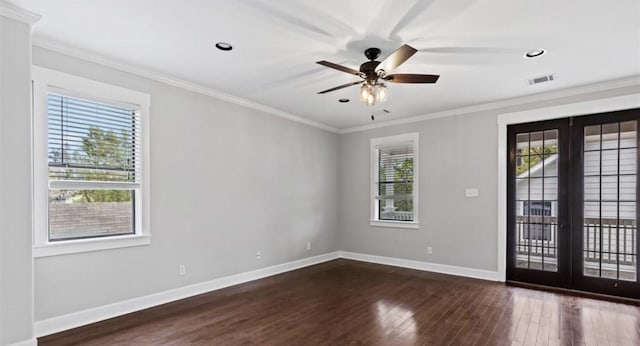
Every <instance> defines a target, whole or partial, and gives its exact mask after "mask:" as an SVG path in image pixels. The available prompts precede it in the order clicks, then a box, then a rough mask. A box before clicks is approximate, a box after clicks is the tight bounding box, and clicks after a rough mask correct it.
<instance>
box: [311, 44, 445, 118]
mask: <svg viewBox="0 0 640 346" xmlns="http://www.w3.org/2000/svg"><path fill="white" fill-rule="evenodd" d="M416 52H417V50H416V49H415V48H413V47H411V46H409V45H408V44H405V45H403V46H402V47H400V48H398V49H396V50H395V51H394V52H393V53H391V55H389V56H388V57H387V58H386V59H384V60H383V61H382V62H380V61H376V59H377V58H378V57H380V54H381V51H380V49H378V48H368V49H366V50H365V51H364V55H365V56H366V57H367V59H369V61H367V62H365V63H363V64H362V65H360V69H359V70H355V69H352V68H349V67H346V66H342V65H338V64H335V63H332V62H329V61H325V60H322V61H318V62H317V63H318V64H320V65H322V66H326V67H330V68H333V69H336V70H338V71H342V72H346V73H350V74H352V75H356V76H358V77H360V78H362V80H360V81H356V82H351V83H346V84H342V85H339V86H337V87H333V88H331V89H327V90H323V91H320V92H318V94H325V93H328V92H332V91H335V90H339V89H342V88H347V87H350V86H353V85H359V84H362V86H361V87H360V100H361V101H362V102H364V103H366V104H367V105H369V106H373V105H375V104H376V103H379V102H384V101H386V99H387V96H388V93H387V87H386V85H385V84H384V82H392V83H435V82H437V81H438V78H440V76H439V75H432V74H406V73H396V74H388V72H389V71H391V70H393V69H395V68H396V67H398V66H400V65H402V64H403V63H404V62H405V61H407V60H408V59H409V58H410V57H411V56H412V55H414V54H415V53H416Z"/></svg>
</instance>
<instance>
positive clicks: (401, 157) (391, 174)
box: [374, 142, 415, 221]
mask: <svg viewBox="0 0 640 346" xmlns="http://www.w3.org/2000/svg"><path fill="white" fill-rule="evenodd" d="M414 153H415V152H414V143H413V142H403V143H390V144H384V145H379V146H377V147H376V153H375V154H376V158H377V160H376V161H377V167H376V169H377V174H376V178H377V180H376V181H375V184H376V192H377V193H376V195H375V196H374V198H375V199H376V204H377V209H378V219H379V220H389V221H414V214H413V211H414V206H413V200H414V191H413V187H414V166H413V164H414Z"/></svg>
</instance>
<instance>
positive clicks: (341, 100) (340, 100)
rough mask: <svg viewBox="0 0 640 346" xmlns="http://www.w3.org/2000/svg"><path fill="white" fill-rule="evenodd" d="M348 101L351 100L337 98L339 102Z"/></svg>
mask: <svg viewBox="0 0 640 346" xmlns="http://www.w3.org/2000/svg"><path fill="white" fill-rule="evenodd" d="M349 101H351V100H349V99H339V100H338V102H340V103H347V102H349Z"/></svg>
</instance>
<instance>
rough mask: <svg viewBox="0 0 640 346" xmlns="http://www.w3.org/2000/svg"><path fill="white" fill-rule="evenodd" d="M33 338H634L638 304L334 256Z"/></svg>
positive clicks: (522, 341) (408, 341) (275, 341)
mask: <svg viewBox="0 0 640 346" xmlns="http://www.w3.org/2000/svg"><path fill="white" fill-rule="evenodd" d="M38 341H39V345H188V344H196V345H237V344H257V345H321V344H335V345H345V344H379V345H413V344H428V345H474V344H477V345H640V308H639V307H637V306H634V305H628V304H622V303H616V302H610V301H604V300H597V299H589V298H582V297H578V296H573V295H570V294H561V293H552V292H545V291H538V290H531V289H527V288H520V287H513V286H508V285H505V284H502V283H494V282H488V281H481V280H474V279H467V278H461V277H455V276H448V275H441V274H434V273H429V272H422V271H416V270H409V269H402V268H395V267H389V266H382V265H376V264H369V263H363V262H356V261H349V260H335V261H331V262H327V263H323V264H319V265H316V266H312V267H308V268H304V269H300V270H296V271H293V272H289V273H285V274H281V275H277V276H273V277H269V278H266V279H262V280H258V281H254V282H250V283H246V284H242V285H238V286H234V287H229V288H226V289H223V290H219V291H215V292H211V293H207V294H203V295H200V296H197V297H192V298H189V299H184V300H181V301H177V302H173V303H170V304H166V305H162V306H158V307H155V308H151V309H148V310H144V311H140V312H136V313H133V314H129V315H126V316H122V317H118V318H114V319H111V320H107V321H103V322H99V323H95V324H92V325H89V326H85V327H81V328H77V329H74V330H70V331H66V332H63V333H59V334H55V335H51V336H47V337H44V338H40V339H39V340H38Z"/></svg>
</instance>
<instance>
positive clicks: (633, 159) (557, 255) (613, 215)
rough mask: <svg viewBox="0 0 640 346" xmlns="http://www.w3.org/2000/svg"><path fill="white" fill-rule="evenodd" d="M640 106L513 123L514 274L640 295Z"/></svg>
mask: <svg viewBox="0 0 640 346" xmlns="http://www.w3.org/2000/svg"><path fill="white" fill-rule="evenodd" d="M639 122H640V109H635V110H627V111H620V112H611V113H606V114H597V115H589V116H582V117H574V118H566V119H558V120H550V121H543V122H536V123H528V124H517V125H512V126H509V128H508V130H507V134H508V146H509V148H508V149H509V150H508V155H509V157H508V172H507V178H508V186H507V194H508V195H507V202H508V211H507V224H508V229H507V246H508V248H507V256H508V257H507V279H508V280H512V281H521V282H528V283H534V284H541V285H550V286H557V287H565V288H571V289H579V290H585V291H591V292H597V293H604V294H610V295H617V296H624V297H631V298H640V281H639V280H638V279H639V278H638V269H639V267H638V259H637V254H638V252H637V250H638V245H640V240H639V239H638V232H637V220H638V217H639V214H638V211H639V208H638V203H637V196H638V194H639V192H640V190H639V185H638V184H637V177H638V160H639V159H640V151H639V150H638V148H639V147H640V145H639V136H638V123H639Z"/></svg>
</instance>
